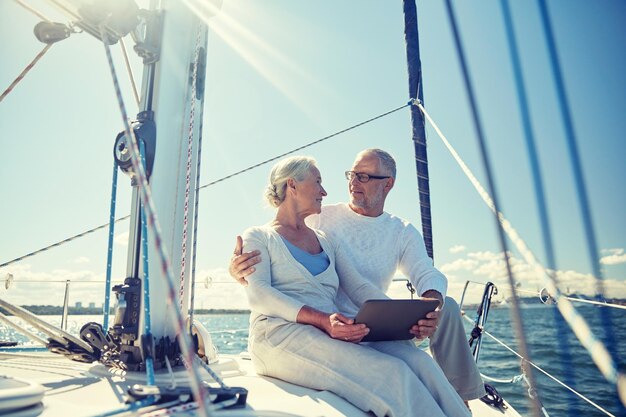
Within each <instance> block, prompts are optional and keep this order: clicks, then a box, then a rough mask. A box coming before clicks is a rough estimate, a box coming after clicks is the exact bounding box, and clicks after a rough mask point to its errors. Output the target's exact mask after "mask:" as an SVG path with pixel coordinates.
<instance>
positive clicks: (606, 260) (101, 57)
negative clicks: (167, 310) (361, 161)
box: [0, 0, 626, 308]
mask: <svg viewBox="0 0 626 417" xmlns="http://www.w3.org/2000/svg"><path fill="white" fill-rule="evenodd" d="M27 3H28V4H30V5H32V6H33V7H34V8H36V9H38V10H39V11H40V12H41V13H43V14H45V15H46V16H47V17H49V18H51V19H53V20H58V21H62V22H66V21H67V20H66V19H65V18H64V17H63V16H62V15H59V14H58V13H57V12H56V11H55V10H54V9H52V8H51V7H50V6H49V5H48V4H47V3H45V2H43V1H40V0H37V1H36V0H32V1H28V2H27ZM453 3H454V5H455V10H456V15H457V20H458V22H459V29H460V33H461V36H462V42H463V45H464V48H465V53H466V56H467V57H468V64H469V70H470V76H471V79H472V82H473V84H474V90H475V92H476V100H477V102H478V106H479V112H480V117H481V122H482V124H483V128H484V131H485V137H486V143H487V148H488V153H489V156H490V158H491V161H492V164H493V170H494V172H495V174H496V179H495V184H496V187H497V192H498V197H499V200H500V203H501V209H502V212H503V213H504V215H505V217H506V218H507V219H509V220H510V222H511V223H512V225H513V226H514V227H515V229H516V230H517V231H518V233H519V234H520V235H521V236H522V238H523V239H524V241H525V242H526V243H527V245H528V246H529V247H530V248H531V250H532V252H533V253H534V254H535V256H536V257H537V259H539V261H540V262H542V263H544V264H545V262H546V255H545V248H544V245H543V241H542V232H541V230H540V222H539V220H538V214H537V204H536V193H535V191H534V190H533V187H532V177H531V173H530V170H529V162H528V153H527V151H526V147H525V143H524V137H523V135H522V129H521V123H520V113H519V106H518V100H517V97H516V93H515V89H514V85H513V77H512V67H511V63H510V60H509V54H508V47H507V45H506V37H505V31H504V25H503V19H502V12H501V8H500V2H499V1H495V0H490V1H482V2H471V3H470V2H462V1H455V2H453ZM547 3H548V7H549V10H550V13H551V16H552V19H553V20H552V23H553V30H554V33H555V38H556V42H557V48H558V54H559V59H560V62H561V66H562V68H563V72H564V74H563V76H564V82H565V87H566V93H567V96H568V99H569V104H570V106H571V110H572V115H573V120H574V128H575V133H576V140H577V145H578V149H579V152H580V158H581V162H582V165H583V175H584V179H585V185H586V188H587V192H588V195H589V202H590V209H591V215H592V221H593V225H594V227H595V233H596V238H597V242H598V250H599V253H600V257H601V259H600V264H601V268H602V273H603V276H604V279H605V286H606V290H607V296H609V297H622V298H626V253H625V248H626V215H625V213H626V192H625V191H624V189H625V188H624V185H623V183H624V180H625V179H626V164H624V155H626V141H625V139H624V133H623V132H624V131H626V118H624V117H623V114H624V111H625V110H626V94H624V91H625V90H624V88H625V85H626V84H625V78H626V77H625V76H624V74H626V49H624V44H625V41H626V26H624V24H623V22H624V21H626V3H625V2H623V1H621V0H598V1H593V2H589V1H582V0H567V1H565V0H551V1H548V2H547ZM417 7H418V19H419V22H418V24H419V35H420V48H421V61H422V70H423V77H424V99H425V100H424V101H425V107H426V109H427V111H428V112H429V114H430V115H431V116H432V117H433V119H434V120H435V122H436V123H437V124H438V125H439V127H440V128H441V129H442V131H443V132H444V134H445V135H446V136H447V138H448V140H449V141H450V142H451V143H452V145H453V146H454V147H455V149H456V150H457V152H458V153H459V154H460V155H461V158H462V159H463V160H464V161H465V163H466V164H467V165H468V166H469V168H470V169H471V170H472V172H473V173H474V175H476V177H477V178H478V179H479V181H481V183H482V184H483V185H485V186H486V178H485V175H484V168H483V166H482V165H481V160H480V154H479V152H478V146H477V139H476V137H475V134H474V127H473V124H472V120H471V117H470V110H469V106H468V97H467V94H466V90H465V88H464V86H463V82H462V78H461V73H460V71H459V63H458V59H457V56H456V52H455V50H454V46H453V43H452V37H451V30H450V25H449V22H448V20H447V15H446V11H445V6H444V2H439V1H418V2H417ZM511 9H512V13H513V20H514V29H515V33H516V36H517V39H518V42H519V48H520V53H521V60H522V71H523V76H524V78H525V82H526V85H527V94H528V97H529V101H530V106H531V117H532V125H533V130H534V133H535V137H536V141H537V147H538V150H539V153H540V164H541V169H542V173H543V176H544V181H545V188H546V192H547V201H548V211H549V218H550V224H551V232H552V234H553V239H554V242H555V254H556V262H557V265H556V268H557V270H558V272H559V275H558V276H559V278H560V280H561V282H562V288H561V289H562V290H563V291H566V292H581V293H584V294H588V295H591V294H593V291H594V280H593V277H592V275H591V271H592V266H591V265H592V260H591V259H590V257H589V254H588V252H587V246H586V237H585V235H584V232H583V225H582V221H581V217H580V213H581V208H580V207H579V205H578V199H577V194H576V190H575V183H574V181H573V175H572V168H571V164H570V161H569V159H568V152H567V147H566V139H565V136H564V133H563V132H564V129H563V124H562V122H561V116H560V113H559V109H558V106H557V100H556V93H555V88H554V80H553V79H552V76H551V72H550V69H549V61H548V53H547V48H546V44H545V40H544V35H543V32H542V29H541V26H540V20H539V11H538V8H537V5H536V4H535V2H511ZM37 22H38V18H37V17H35V16H34V15H33V14H31V13H30V12H28V11H27V10H25V9H24V8H22V7H21V6H20V5H18V4H17V3H15V2H11V1H1V2H0V37H1V39H3V40H2V41H1V42H0V56H1V57H2V64H1V65H0V89H1V90H2V91H3V90H4V89H5V88H6V87H7V86H8V85H9V84H10V83H11V82H12V81H13V79H14V78H15V77H16V76H17V75H18V74H19V73H20V71H21V70H22V69H23V68H24V67H25V66H26V65H27V64H28V63H29V62H30V61H31V60H32V58H33V57H34V56H35V55H36V54H37V53H38V52H39V51H40V50H41V49H42V48H43V44H41V43H39V42H38V41H37V40H36V39H35V37H34V36H33V34H32V28H33V26H34V25H35V24H36V23H37ZM209 25H210V29H209V43H208V48H207V51H208V57H207V81H206V95H205V108H204V119H203V121H204V142H203V160H202V170H201V181H200V183H201V184H206V183H209V182H211V181H213V180H215V179H218V178H221V177H223V176H225V175H227V174H230V173H233V172H236V171H239V170H241V169H244V168H246V167H248V166H251V165H254V164H256V163H258V162H260V161H263V160H266V159H269V158H272V157H274V156H276V155H279V154H281V153H284V152H287V151H289V150H291V149H293V148H296V147H299V146H302V145H304V144H307V143H309V142H311V141H314V140H317V139H319V138H322V137H325V136H327V135H329V134H332V133H335V132H337V131H340V130H342V129H345V128H347V127H349V126H352V125H354V124H357V123H360V122H362V121H364V120H366V119H369V118H371V117H374V116H377V115H379V114H381V113H384V112H387V111H389V110H391V109H394V108H397V107H399V106H401V105H403V104H405V103H406V102H407V101H408V100H409V98H410V95H409V93H408V82H407V69H406V52H405V44H404V35H403V17H402V3H401V2H400V1H396V2H391V1H384V2H383V1H373V0H370V1H360V2H356V1H341V2H337V1H308V2H307V1H300V2H293V1H286V0H273V1H245V0H241V1H225V2H224V5H223V7H222V9H221V11H220V13H219V14H218V15H217V16H215V17H213V18H211V19H210V20H209ZM129 43H130V41H128V42H127V44H129ZM113 53H114V58H115V63H116V68H117V71H118V74H119V75H120V77H121V83H122V88H123V90H124V91H125V96H124V98H125V102H126V106H127V108H128V112H129V113H130V114H135V113H136V111H137V107H136V104H135V103H134V99H133V96H132V94H131V89H130V84H129V81H128V78H127V77H126V73H125V70H124V64H123V61H122V55H121V52H120V48H119V47H117V46H116V47H115V48H113ZM133 68H134V73H135V76H136V77H137V78H139V77H140V76H141V66H140V62H139V61H138V59H136V57H134V63H133ZM121 130H123V126H122V124H121V119H120V113H119V109H118V106H117V104H116V101H115V96H114V92H113V88H112V82H111V77H110V74H109V69H108V66H107V63H106V59H105V54H104V48H103V47H102V45H101V44H99V43H98V41H97V40H96V39H94V38H92V37H91V36H89V35H87V34H84V33H83V34H74V35H72V36H71V37H70V38H69V39H67V40H65V41H63V42H60V43H58V44H56V45H54V46H53V47H52V48H51V49H50V50H49V51H48V53H47V54H46V55H45V56H44V57H43V58H42V59H41V60H40V62H39V63H38V64H37V65H36V66H35V67H34V69H33V70H32V71H31V72H30V73H29V74H28V75H27V76H26V77H25V79H24V80H23V81H22V82H21V83H20V84H19V85H18V86H17V87H16V88H15V89H14V91H13V92H12V93H11V94H9V96H8V97H7V98H6V99H5V100H4V101H2V102H1V103H0V196H1V202H2V204H1V209H0V210H1V213H2V216H0V231H1V238H0V263H4V262H7V261H9V260H11V259H14V258H17V257H19V256H22V255H24V254H26V253H28V252H31V251H34V250H37V249H39V248H42V247H44V246H47V245H50V244H52V243H55V242H57V241H60V240H63V239H65V238H67V237H69V236H73V235H76V234H78V233H81V232H83V231H86V230H88V229H90V228H92V227H95V226H98V225H101V224H104V223H106V222H107V221H108V213H109V199H110V192H111V191H110V190H111V173H112V167H113V160H112V149H113V143H114V139H115V137H116V135H117V133H118V132H119V131H121ZM410 132H411V126H410V114H409V111H408V109H403V110H401V111H398V112H396V113H393V114H392V115H390V116H387V117H385V118H383V119H380V120H377V121H375V122H372V123H370V124H367V125H366V126H363V127H359V128H357V129H354V130H351V131H350V132H348V133H345V134H343V135H340V136H338V137H337V138H334V139H331V140H328V141H325V142H322V143H321V144H317V145H314V146H312V147H310V148H307V149H306V150H304V151H301V152H299V153H301V154H306V155H310V156H313V157H314V158H316V159H317V160H318V164H319V168H320V171H321V173H322V177H323V184H324V186H325V188H326V190H327V191H328V197H327V198H326V199H325V203H336V202H342V201H347V198H348V193H347V183H346V181H345V180H344V178H343V172H344V171H345V170H347V169H349V167H350V166H351V164H352V161H353V159H354V156H355V155H356V153H357V152H359V151H360V150H362V149H365V148H371V147H378V148H382V149H385V150H387V151H389V152H390V153H391V154H392V155H394V156H395V158H396V160H397V164H398V178H397V182H396V186H395V188H394V190H392V192H391V194H390V195H389V197H388V199H387V204H386V210H387V211H389V212H391V213H393V214H395V215H397V216H400V217H403V218H405V219H407V220H409V221H411V222H413V223H414V224H416V225H417V226H418V227H419V225H420V216H419V205H418V193H417V181H416V176H415V164H414V157H413V144H412V142H411V136H410ZM427 137H428V152H429V160H430V164H429V170H430V177H431V182H430V188H431V203H432V211H433V213H432V217H433V234H434V247H435V265H436V266H437V267H438V268H439V269H440V270H441V271H443V272H444V273H445V274H446V275H447V277H448V279H449V295H451V296H453V297H455V298H457V300H458V299H460V297H461V292H462V289H463V286H464V284H465V282H466V280H471V281H476V282H481V283H483V282H486V281H492V282H494V283H496V284H497V286H498V288H499V290H500V291H499V295H498V297H506V296H508V294H509V291H508V289H507V288H508V287H507V286H508V284H507V283H506V275H505V272H504V268H503V262H502V254H501V249H500V247H499V245H498V241H497V238H496V228H495V222H494V219H493V215H492V214H491V212H490V211H489V210H488V208H487V207H486V206H485V205H484V203H483V202H482V201H481V200H480V197H479V196H478V194H477V193H476V191H475V190H474V189H473V188H472V187H471V185H470V182H469V181H468V180H467V178H466V177H465V176H464V174H463V173H462V171H461V169H460V168H459V167H458V165H456V163H455V162H454V160H453V158H452V157H451V156H450V153H449V152H448V151H447V150H446V148H445V147H444V146H443V144H442V142H441V141H440V140H439V138H438V137H437V135H436V134H435V132H434V130H433V129H432V128H431V127H430V126H428V127H427ZM269 169H270V166H269V165H265V166H262V167H260V168H256V169H254V170H251V171H249V172H247V173H245V174H242V175H240V176H238V177H236V178H234V179H231V180H228V181H224V182H221V183H219V184H217V185H214V186H211V187H208V188H206V189H204V190H203V191H202V192H201V195H200V201H199V208H200V217H199V224H198V227H199V237H198V259H197V280H198V281H199V285H198V293H197V296H196V306H197V307H202V308H246V307H247V303H246V300H245V295H244V292H243V290H242V289H241V287H239V286H238V285H237V284H235V283H233V282H232V281H231V280H230V278H229V277H228V275H227V267H228V262H229V259H230V256H231V254H232V250H233V246H234V241H235V236H236V235H237V234H238V233H241V232H242V231H243V230H244V229H246V228H247V227H249V226H252V225H258V224H263V223H265V222H267V221H270V220H271V219H272V218H273V213H274V212H273V209H270V208H269V207H267V206H266V205H265V204H264V202H263V199H262V191H263V188H264V186H265V182H266V180H267V175H268V172H269ZM117 200H118V205H117V217H121V216H124V215H126V214H128V213H129V210H130V208H129V207H130V184H129V181H128V178H127V177H125V176H123V175H120V178H119V182H118V199H117ZM127 231H128V222H120V223H118V224H117V225H116V238H115V246H114V263H113V277H114V281H117V282H119V281H121V280H122V279H123V278H124V273H125V272H124V271H125V264H126V251H127V245H126V240H125V239H126V238H127ZM106 245H107V233H106V230H102V231H99V232H96V233H94V234H92V235H90V236H88V237H85V238H82V239H79V240H76V241H73V242H71V243H68V244H65V245H63V246H61V247H59V248H55V249H52V250H49V251H47V252H45V253H43V254H41V255H37V256H34V257H31V258H28V259H25V260H24V261H21V262H19V263H15V264H12V265H9V266H7V267H4V268H0V279H2V280H3V281H4V280H5V278H6V276H7V274H12V275H13V277H14V283H13V285H12V286H11V288H9V289H8V290H7V289H5V288H4V286H0V297H2V298H3V299H6V300H7V301H10V302H15V303H18V304H56V305H60V304H61V302H62V294H63V290H64V282H65V281H66V280H71V298H70V303H71V304H74V303H75V302H77V301H81V302H83V304H85V303H88V302H96V303H97V304H98V305H99V304H100V303H101V302H102V299H103V295H102V294H103V288H104V284H103V281H104V276H105V268H106ZM511 250H512V262H513V270H514V272H515V277H516V279H518V280H519V282H520V289H521V290H523V291H528V292H529V293H532V292H537V291H538V290H539V289H541V288H542V287H543V286H544V284H543V277H541V276H538V275H537V274H535V273H534V272H533V270H532V268H530V267H529V266H528V265H527V264H526V263H525V262H524V261H523V258H522V256H521V255H520V254H519V253H518V252H517V251H516V250H515V249H514V248H512V247H511ZM209 277H210V279H211V282H212V284H211V285H208V287H209V288H206V287H207V286H205V285H204V283H205V281H206V280H207V279H208V278H209ZM399 287H402V285H399ZM469 288H470V292H471V294H470V295H469V296H468V297H469V300H470V301H476V296H477V295H478V294H480V293H481V292H482V287H481V286H480V285H478V284H472V285H470V287H469ZM393 294H394V296H398V297H407V296H408V293H406V291H402V290H401V289H396V290H394V292H393ZM522 295H525V294H523V293H522Z"/></svg>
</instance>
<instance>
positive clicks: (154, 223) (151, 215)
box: [100, 26, 209, 416]
mask: <svg viewBox="0 0 626 417" xmlns="http://www.w3.org/2000/svg"><path fill="white" fill-rule="evenodd" d="M100 33H101V36H102V39H103V42H102V43H103V45H104V49H105V52H106V57H107V62H108V65H109V69H110V71H111V77H112V79H113V87H114V89H115V95H116V98H117V102H118V106H119V109H120V113H121V117H122V123H123V124H124V131H125V134H126V137H127V138H129V139H130V146H129V150H130V156H131V158H130V160H131V162H132V165H133V170H134V172H135V174H136V176H137V183H138V186H139V191H140V194H141V199H142V202H143V205H144V209H145V210H146V217H147V218H148V224H149V226H150V227H151V229H152V232H153V233H154V240H155V246H156V249H157V254H158V256H159V258H160V264H161V270H162V272H163V275H164V276H165V278H166V279H165V281H166V284H167V303H168V304H169V305H171V306H173V307H174V308H173V309H172V310H173V312H174V318H173V322H174V328H175V330H176V333H177V335H178V337H177V339H178V343H179V344H180V350H181V354H182V356H183V357H185V358H187V361H188V363H192V361H193V357H194V356H195V352H194V351H193V349H192V343H191V341H190V340H189V335H188V334H187V332H185V331H184V330H185V324H184V320H183V317H182V312H181V311H180V309H179V308H176V305H175V300H176V291H175V289H174V275H173V273H172V266H171V263H170V260H169V255H168V254H167V252H166V249H165V246H164V245H163V238H162V233H161V225H160V223H159V220H158V218H157V216H156V210H155V208H154V202H153V200H152V192H151V189H150V184H149V183H148V179H147V177H146V173H145V170H144V169H143V166H142V164H141V163H140V161H139V150H138V144H137V138H136V137H135V132H134V131H133V129H131V126H130V123H129V121H128V116H127V113H126V106H125V105H124V99H123V98H122V92H121V89H120V86H119V81H118V78H117V73H116V71H115V66H114V64H113V57H112V56H111V50H110V48H109V45H108V44H107V42H106V39H107V35H106V32H105V31H104V27H103V26H101V27H100ZM187 370H188V371H189V377H190V382H191V384H190V385H191V390H192V392H193V396H194V398H195V400H196V401H197V403H198V410H199V414H200V415H203V416H208V415H209V410H208V409H207V402H206V399H207V398H206V392H205V390H204V389H203V387H202V382H201V379H200V375H199V374H198V371H197V369H196V368H194V367H193V366H191V367H188V368H187Z"/></svg>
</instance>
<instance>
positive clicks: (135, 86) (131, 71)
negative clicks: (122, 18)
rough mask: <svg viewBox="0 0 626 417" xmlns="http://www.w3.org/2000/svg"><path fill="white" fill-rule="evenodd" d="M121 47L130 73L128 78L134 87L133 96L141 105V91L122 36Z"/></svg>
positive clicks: (127, 70)
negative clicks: (139, 91) (138, 90)
mask: <svg viewBox="0 0 626 417" xmlns="http://www.w3.org/2000/svg"><path fill="white" fill-rule="evenodd" d="M120 47H121V48H122V56H123V57H124V64H126V72H127V73H128V78H129V79H130V85H131V87H132V88H133V96H135V102H136V103H137V107H139V104H140V100H139V93H138V92H137V84H136V83H135V76H134V75H133V69H132V68H131V66H130V61H129V60H128V53H127V52H126V44H125V43H124V38H120Z"/></svg>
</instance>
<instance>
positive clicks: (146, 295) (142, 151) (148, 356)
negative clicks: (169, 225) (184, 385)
mask: <svg viewBox="0 0 626 417" xmlns="http://www.w3.org/2000/svg"><path fill="white" fill-rule="evenodd" d="M139 155H140V157H141V165H142V166H143V168H144V169H146V146H145V144H144V142H143V141H141V142H140V143H139ZM141 256H142V260H143V313H144V315H143V323H144V326H143V328H144V334H143V336H144V337H145V338H146V339H148V343H150V351H149V352H148V353H146V352H144V357H145V361H146V380H147V381H146V383H147V384H148V385H154V359H153V357H152V354H153V352H154V349H153V348H152V346H153V343H154V340H153V338H152V321H151V316H150V274H149V273H148V272H149V269H148V225H147V221H146V211H145V210H144V208H143V205H142V206H141ZM144 348H145V346H144ZM166 357H167V355H166Z"/></svg>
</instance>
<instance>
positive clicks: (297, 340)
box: [249, 318, 470, 417]
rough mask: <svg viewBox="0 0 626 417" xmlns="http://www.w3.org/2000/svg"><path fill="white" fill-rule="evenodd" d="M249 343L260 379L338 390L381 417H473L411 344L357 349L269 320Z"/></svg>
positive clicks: (256, 326) (294, 325)
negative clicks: (280, 380)
mask: <svg viewBox="0 0 626 417" xmlns="http://www.w3.org/2000/svg"><path fill="white" fill-rule="evenodd" d="M249 342H250V353H251V356H252V360H253V363H254V365H255V367H256V370H257V372H258V373H259V374H262V375H268V376H272V377H275V378H280V379H283V380H285V381H288V382H292V383H295V384H299V385H303V386H307V387H310V388H313V389H318V390H327V391H332V392H334V393H335V394H337V395H340V396H341V397H343V398H345V399H347V400H348V401H350V402H351V403H352V404H354V405H355V406H357V407H359V408H360V409H362V410H364V411H372V412H373V413H374V414H375V415H376V416H379V417H383V416H389V417H404V416H406V417H409V416H411V417H414V416H424V417H468V416H470V414H469V411H468V410H467V408H466V407H465V405H464V404H463V401H462V400H461V398H460V397H459V396H458V394H457V393H456V392H455V390H454V388H453V387H452V386H451V385H450V384H449V383H448V381H447V380H446V377H445V375H444V374H443V372H442V371H441V369H440V368H439V366H437V364H436V363H435V362H434V361H433V360H432V358H431V357H430V356H428V354H426V353H425V352H423V351H421V350H420V349H418V348H416V347H415V345H413V343H412V342H410V341H405V342H373V343H364V344H354V343H349V342H343V341H340V340H335V339H332V338H330V337H328V335H327V334H326V333H324V332H322V331H321V330H319V329H317V328H315V327H313V326H309V325H302V324H297V323H291V322H286V321H284V320H282V319H276V318H267V319H263V320H258V321H257V322H256V323H255V324H254V326H253V328H252V329H251V335H250V339H249Z"/></svg>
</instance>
